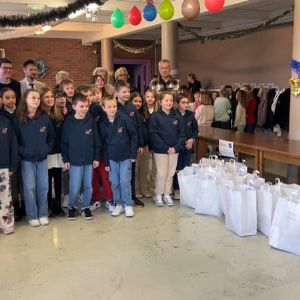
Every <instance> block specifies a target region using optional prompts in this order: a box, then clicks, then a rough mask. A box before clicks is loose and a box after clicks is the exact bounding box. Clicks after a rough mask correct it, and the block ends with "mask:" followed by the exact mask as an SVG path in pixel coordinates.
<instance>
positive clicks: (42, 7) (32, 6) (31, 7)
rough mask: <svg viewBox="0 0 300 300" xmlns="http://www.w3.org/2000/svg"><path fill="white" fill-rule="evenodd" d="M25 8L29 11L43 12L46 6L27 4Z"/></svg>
mask: <svg viewBox="0 0 300 300" xmlns="http://www.w3.org/2000/svg"><path fill="white" fill-rule="evenodd" d="M27 7H28V8H29V9H31V10H35V11H38V10H43V9H44V8H45V7H46V6H45V5H39V4H28V6H27Z"/></svg>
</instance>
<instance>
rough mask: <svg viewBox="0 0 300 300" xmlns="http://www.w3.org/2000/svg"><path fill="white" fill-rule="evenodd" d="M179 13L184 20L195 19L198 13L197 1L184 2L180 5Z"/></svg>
mask: <svg viewBox="0 0 300 300" xmlns="http://www.w3.org/2000/svg"><path fill="white" fill-rule="evenodd" d="M181 12H182V15H183V16H184V17H185V18H186V19H189V20H191V19H194V18H196V17H197V16H198V15H199V12H200V4H199V0H184V1H183V2H182V5H181Z"/></svg>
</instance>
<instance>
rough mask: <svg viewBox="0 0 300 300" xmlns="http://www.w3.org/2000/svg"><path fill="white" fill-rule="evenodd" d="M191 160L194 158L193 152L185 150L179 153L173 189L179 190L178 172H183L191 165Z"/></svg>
mask: <svg viewBox="0 0 300 300" xmlns="http://www.w3.org/2000/svg"><path fill="white" fill-rule="evenodd" d="M191 158H192V151H191V150H187V149H184V150H182V151H179V155H178V161H177V167H176V173H175V175H174V177H173V189H174V190H179V184H178V178H177V171H181V170H183V169H184V168H185V167H187V166H190V165H191Z"/></svg>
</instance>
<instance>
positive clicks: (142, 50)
mask: <svg viewBox="0 0 300 300" xmlns="http://www.w3.org/2000/svg"><path fill="white" fill-rule="evenodd" d="M113 43H114V45H115V48H120V49H122V50H124V51H126V52H129V53H134V54H140V53H145V52H147V51H150V50H151V49H152V48H154V47H155V46H156V45H159V44H160V41H159V40H156V41H154V42H152V43H151V44H150V45H148V46H146V47H139V48H137V47H130V46H126V45H124V44H122V43H120V42H119V41H117V40H113Z"/></svg>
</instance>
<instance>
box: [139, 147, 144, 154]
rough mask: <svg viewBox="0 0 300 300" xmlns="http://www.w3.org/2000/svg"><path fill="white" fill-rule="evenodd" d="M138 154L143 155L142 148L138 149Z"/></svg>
mask: <svg viewBox="0 0 300 300" xmlns="http://www.w3.org/2000/svg"><path fill="white" fill-rule="evenodd" d="M138 153H139V154H141V155H142V154H143V153H144V148H142V147H140V148H138Z"/></svg>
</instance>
